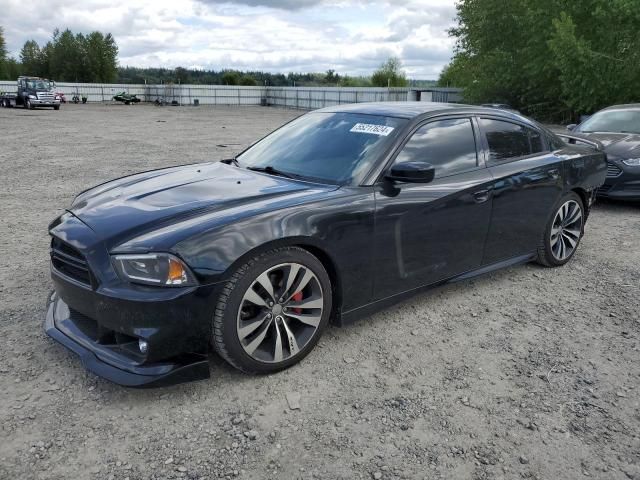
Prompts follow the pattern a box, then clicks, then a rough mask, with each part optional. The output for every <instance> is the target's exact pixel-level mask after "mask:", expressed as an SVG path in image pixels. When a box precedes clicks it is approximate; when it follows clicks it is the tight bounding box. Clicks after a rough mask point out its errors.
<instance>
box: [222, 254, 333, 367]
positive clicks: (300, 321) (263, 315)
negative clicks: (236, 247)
mask: <svg viewBox="0 0 640 480" xmlns="http://www.w3.org/2000/svg"><path fill="white" fill-rule="evenodd" d="M330 313H331V282H330V280H329V276H328V275H327V272H326V270H325V269H324V267H323V265H322V263H321V262H320V261H319V260H318V259H317V258H316V257H314V256H313V255H311V254H310V253H309V252H307V251H306V250H304V249H302V248H298V247H284V248H278V249H275V250H271V251H269V252H267V253H264V254H262V255H259V256H257V257H255V258H253V259H251V260H250V261H248V262H247V263H245V264H244V265H242V266H241V267H239V268H238V269H237V270H236V272H235V273H234V275H233V276H232V277H231V279H230V280H229V281H228V282H227V284H226V285H225V287H224V290H223V293H222V294H221V296H220V299H219V301H218V304H217V306H216V311H215V315H214V319H213V336H212V344H213V347H214V349H215V350H216V352H218V354H219V355H220V356H221V357H222V358H224V359H225V360H226V361H227V362H229V363H230V364H231V365H233V366H234V367H236V368H238V369H240V370H242V371H243V372H246V373H270V372H275V371H278V370H282V369H285V368H287V367H290V366H291V365H293V364H295V363H297V362H299V361H300V360H302V359H303V358H304V357H305V356H306V355H307V354H308V353H309V352H310V351H311V350H312V349H313V347H314V346H315V344H316V343H317V342H318V339H319V338H320V335H321V334H322V331H323V330H324V329H325V328H326V325H327V323H328V322H329V316H330Z"/></svg>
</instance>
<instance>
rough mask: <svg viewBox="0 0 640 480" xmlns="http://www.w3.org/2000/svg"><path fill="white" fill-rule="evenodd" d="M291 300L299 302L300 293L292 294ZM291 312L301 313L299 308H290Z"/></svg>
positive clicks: (300, 298)
mask: <svg viewBox="0 0 640 480" xmlns="http://www.w3.org/2000/svg"><path fill="white" fill-rule="evenodd" d="M291 300H293V301H294V302H300V301H301V300H302V292H298V293H294V294H293V296H292V297H291ZM291 310H293V311H294V312H295V313H302V309H301V308H292V309H291Z"/></svg>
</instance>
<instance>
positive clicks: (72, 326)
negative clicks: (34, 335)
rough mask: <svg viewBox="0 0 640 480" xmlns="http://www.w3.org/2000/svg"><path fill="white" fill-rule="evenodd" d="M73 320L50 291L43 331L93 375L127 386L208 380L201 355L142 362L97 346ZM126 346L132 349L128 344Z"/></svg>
mask: <svg viewBox="0 0 640 480" xmlns="http://www.w3.org/2000/svg"><path fill="white" fill-rule="evenodd" d="M82 323H83V322H82V321H79V319H78V318H74V315H73V314H72V313H71V309H70V308H69V306H68V305H67V304H66V303H65V302H64V301H63V300H62V299H61V298H60V296H59V295H58V294H57V293H55V292H53V293H52V294H51V296H50V297H49V301H48V305H47V316H46V319H45V331H46V332H47V334H48V335H49V336H50V337H51V338H53V339H54V340H56V341H57V342H59V343H61V344H62V345H64V346H65V347H66V348H68V349H69V350H71V351H72V352H74V353H75V354H77V355H78V356H79V357H80V360H81V361H82V364H83V365H84V367H85V368H86V369H87V370H89V371H91V372H93V373H95V374H96V375H98V376H100V377H103V378H106V379H107V380H110V381H112V382H114V383H117V384H119V385H123V386H127V387H159V386H165V385H172V384H175V383H182V382H189V381H193V380H202V379H206V378H209V361H208V356H207V355H205V354H182V355H179V356H175V357H174V358H172V359H171V360H168V361H162V362H155V363H146V362H144V361H141V360H136V359H135V356H134V355H131V354H129V355H127V354H126V353H125V348H127V347H123V345H110V344H101V343H100V342H98V341H96V339H95V338H94V336H92V335H91V334H90V333H88V332H87V325H86V324H85V325H82ZM128 347H132V345H129V346H128Z"/></svg>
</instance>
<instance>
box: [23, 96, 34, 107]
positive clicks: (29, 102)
mask: <svg viewBox="0 0 640 480" xmlns="http://www.w3.org/2000/svg"><path fill="white" fill-rule="evenodd" d="M24 108H26V109H27V110H31V109H33V105H31V100H29V99H28V98H25V99H24Z"/></svg>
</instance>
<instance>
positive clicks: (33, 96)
mask: <svg viewBox="0 0 640 480" xmlns="http://www.w3.org/2000/svg"><path fill="white" fill-rule="evenodd" d="M29 98H34V99H35V98H38V97H36V96H35V95H29Z"/></svg>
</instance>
